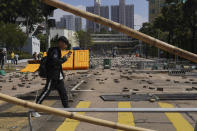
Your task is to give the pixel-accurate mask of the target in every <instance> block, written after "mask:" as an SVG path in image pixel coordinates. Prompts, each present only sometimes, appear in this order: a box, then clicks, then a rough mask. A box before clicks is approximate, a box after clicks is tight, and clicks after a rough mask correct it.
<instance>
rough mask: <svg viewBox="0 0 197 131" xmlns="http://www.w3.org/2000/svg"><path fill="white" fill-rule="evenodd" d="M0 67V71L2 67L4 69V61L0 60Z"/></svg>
mask: <svg viewBox="0 0 197 131" xmlns="http://www.w3.org/2000/svg"><path fill="white" fill-rule="evenodd" d="M0 65H1V69H3V67H4V59H0Z"/></svg>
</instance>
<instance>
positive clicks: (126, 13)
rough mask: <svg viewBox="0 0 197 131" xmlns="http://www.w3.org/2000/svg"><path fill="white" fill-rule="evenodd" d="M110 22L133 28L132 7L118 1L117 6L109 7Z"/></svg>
mask: <svg viewBox="0 0 197 131" xmlns="http://www.w3.org/2000/svg"><path fill="white" fill-rule="evenodd" d="M111 20H112V21H114V22H118V23H120V24H123V25H126V26H128V27H130V28H134V5H125V1H124V0H120V5H119V6H118V5H113V6H111Z"/></svg>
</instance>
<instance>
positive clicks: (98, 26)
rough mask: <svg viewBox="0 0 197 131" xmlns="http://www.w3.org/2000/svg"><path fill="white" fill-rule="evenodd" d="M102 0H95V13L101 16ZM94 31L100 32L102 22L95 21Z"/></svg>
mask: <svg viewBox="0 0 197 131" xmlns="http://www.w3.org/2000/svg"><path fill="white" fill-rule="evenodd" d="M100 5H101V3H100V0H94V14H96V15H99V16H100ZM94 32H100V24H97V23H94Z"/></svg>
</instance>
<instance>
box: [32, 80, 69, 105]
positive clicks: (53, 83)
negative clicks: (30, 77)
mask: <svg viewBox="0 0 197 131" xmlns="http://www.w3.org/2000/svg"><path fill="white" fill-rule="evenodd" d="M52 89H56V90H57V91H58V93H59V95H60V98H61V101H62V105H63V106H64V108H68V95H67V91H66V88H64V80H51V79H48V80H47V83H46V86H45V88H44V90H43V91H42V93H41V94H40V96H39V97H38V99H37V100H36V103H38V104H41V103H42V102H43V100H44V99H45V98H46V97H47V96H48V95H49V93H50V92H51V90H52Z"/></svg>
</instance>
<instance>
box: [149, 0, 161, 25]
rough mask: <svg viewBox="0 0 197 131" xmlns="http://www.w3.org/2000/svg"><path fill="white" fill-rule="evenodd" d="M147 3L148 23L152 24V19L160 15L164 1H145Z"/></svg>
mask: <svg viewBox="0 0 197 131" xmlns="http://www.w3.org/2000/svg"><path fill="white" fill-rule="evenodd" d="M147 1H148V2H149V22H153V21H154V19H155V18H156V17H157V16H158V15H159V14H160V12H161V9H162V7H163V6H164V4H165V0H147Z"/></svg>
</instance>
